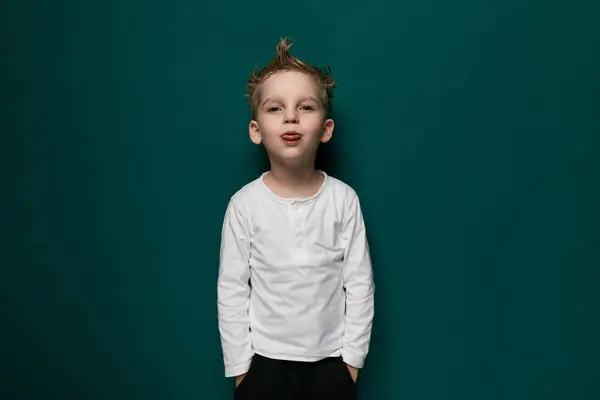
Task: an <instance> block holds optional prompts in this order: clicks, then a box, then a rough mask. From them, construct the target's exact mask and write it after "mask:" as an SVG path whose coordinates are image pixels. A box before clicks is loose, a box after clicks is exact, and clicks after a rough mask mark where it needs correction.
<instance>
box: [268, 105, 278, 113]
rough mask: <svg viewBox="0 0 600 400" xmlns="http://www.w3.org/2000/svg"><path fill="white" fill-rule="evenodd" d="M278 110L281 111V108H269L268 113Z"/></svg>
mask: <svg viewBox="0 0 600 400" xmlns="http://www.w3.org/2000/svg"><path fill="white" fill-rule="evenodd" d="M278 110H279V107H275V106H273V107H269V108H267V111H268V112H275V111H278Z"/></svg>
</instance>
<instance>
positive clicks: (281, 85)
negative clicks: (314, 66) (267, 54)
mask: <svg viewBox="0 0 600 400" xmlns="http://www.w3.org/2000/svg"><path fill="white" fill-rule="evenodd" d="M318 94H319V88H318V87H317V83H316V82H315V79H314V78H313V77H311V76H310V75H307V74H305V73H302V72H299V71H279V72H276V73H274V74H273V75H271V76H269V77H268V78H267V79H265V81H264V82H263V84H262V88H261V95H262V96H261V97H263V98H267V97H273V96H282V97H287V96H291V97H295V96H311V97H318Z"/></svg>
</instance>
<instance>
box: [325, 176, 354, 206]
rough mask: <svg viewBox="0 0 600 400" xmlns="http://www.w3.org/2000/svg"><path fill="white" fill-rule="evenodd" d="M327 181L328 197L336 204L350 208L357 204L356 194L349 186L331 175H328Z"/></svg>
mask: <svg viewBox="0 0 600 400" xmlns="http://www.w3.org/2000/svg"><path fill="white" fill-rule="evenodd" d="M327 180H328V182H327V185H328V190H329V195H330V196H332V197H333V198H334V201H335V202H336V203H338V204H343V205H344V206H346V207H351V206H352V205H353V204H355V203H357V202H358V194H357V193H356V191H355V190H354V189H353V188H352V187H351V186H350V185H349V184H347V183H346V182H344V181H342V180H341V179H338V178H336V177H333V176H331V175H328V177H327Z"/></svg>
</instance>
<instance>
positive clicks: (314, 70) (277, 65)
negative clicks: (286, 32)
mask: <svg viewBox="0 0 600 400" xmlns="http://www.w3.org/2000/svg"><path fill="white" fill-rule="evenodd" d="M293 45H294V42H292V41H290V38H281V39H280V40H279V43H278V44H277V49H276V52H275V58H273V60H271V62H270V63H269V64H267V65H266V66H264V67H263V68H261V69H258V68H254V70H253V71H252V74H251V76H250V79H248V82H247V83H246V97H247V98H248V99H249V101H250V110H251V111H252V117H253V118H256V115H257V111H258V105H259V103H260V88H261V85H262V83H263V82H264V81H265V79H267V78H268V77H269V76H271V75H273V74H274V73H276V72H279V71H292V70H293V71H300V72H303V73H305V74H308V75H309V76H311V77H313V78H314V79H315V82H316V83H317V86H318V87H319V91H320V97H321V98H320V100H321V102H322V104H323V106H324V108H325V111H326V113H327V115H330V114H331V99H332V98H333V89H334V88H335V81H334V79H333V77H332V76H331V68H329V66H327V68H324V69H321V68H318V67H315V66H313V65H310V64H307V63H305V62H304V61H301V60H300V59H298V58H296V57H294V56H292V55H291V54H290V48H291V47H292V46H293Z"/></svg>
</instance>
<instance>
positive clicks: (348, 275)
mask: <svg viewBox="0 0 600 400" xmlns="http://www.w3.org/2000/svg"><path fill="white" fill-rule="evenodd" d="M342 237H343V239H344V240H345V241H346V253H345V257H344V271H343V278H344V287H345V289H346V328H345V331H344V336H343V340H342V358H343V359H344V361H345V362H346V364H348V365H349V366H350V367H354V368H362V367H363V364H364V360H365V358H366V356H367V353H368V351H369V342H370V338H371V327H372V324H373V316H374V310H375V308H374V307H375V301H374V291H375V285H374V283H373V271H372V265H371V257H370V254H369V245H368V242H367V235H366V230H365V224H364V220H363V215H362V211H361V208H360V203H359V200H358V197H357V196H356V195H354V197H353V198H352V200H351V201H350V207H349V209H348V211H347V215H346V217H345V223H344V225H343V228H342ZM351 372H352V369H351ZM354 372H355V373H356V372H357V371H354ZM354 378H355V377H354Z"/></svg>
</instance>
